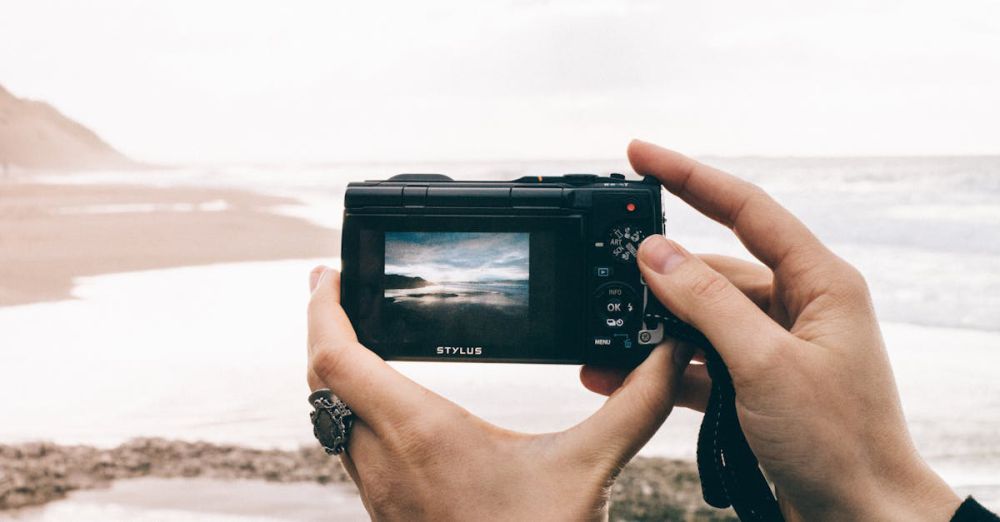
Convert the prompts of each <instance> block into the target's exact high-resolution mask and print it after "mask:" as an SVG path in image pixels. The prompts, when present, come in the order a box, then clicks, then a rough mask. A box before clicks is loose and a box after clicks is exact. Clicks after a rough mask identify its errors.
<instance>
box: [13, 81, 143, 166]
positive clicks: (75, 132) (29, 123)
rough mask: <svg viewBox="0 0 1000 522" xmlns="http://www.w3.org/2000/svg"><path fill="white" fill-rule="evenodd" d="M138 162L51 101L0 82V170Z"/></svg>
mask: <svg viewBox="0 0 1000 522" xmlns="http://www.w3.org/2000/svg"><path fill="white" fill-rule="evenodd" d="M136 166H139V165H138V164H136V163H135V162H133V161H132V160H130V159H128V158H127V157H125V156H124V155H122V154H121V153H120V152H118V151H116V150H115V149H114V148H113V147H111V146H110V145H108V144H107V143H106V142H105V141H104V140H102V139H101V138H100V136H98V135H97V134H96V133H94V131H92V130H90V129H88V128H86V127H84V126H83V125H81V124H80V123H77V122H76V121H73V120H72V119H70V118H68V117H66V116H64V115H63V114H62V113H60V112H59V111H58V110H56V109H55V108H54V107H52V106H51V105H49V104H47V103H44V102H40V101H35V100H28V99H24V98H18V97H17V96H14V95H13V94H11V93H10V92H8V91H7V90H6V89H4V88H3V86H0V174H2V173H4V172H6V171H7V170H8V169H14V168H19V169H93V168H127V167H136Z"/></svg>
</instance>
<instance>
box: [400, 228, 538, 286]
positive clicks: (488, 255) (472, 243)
mask: <svg viewBox="0 0 1000 522" xmlns="http://www.w3.org/2000/svg"><path fill="white" fill-rule="evenodd" d="M528 250H529V245H528V234H526V233H520V232H518V233H511V232H499V233H483V232H386V237H385V273H386V274H399V275H406V276H411V277H413V276H417V277H422V278H424V279H426V280H427V281H431V282H434V283H446V282H472V281H510V280H524V281H527V280H528Z"/></svg>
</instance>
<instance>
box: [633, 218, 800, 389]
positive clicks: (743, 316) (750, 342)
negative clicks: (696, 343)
mask: <svg viewBox="0 0 1000 522" xmlns="http://www.w3.org/2000/svg"><path fill="white" fill-rule="evenodd" d="M638 260H639V268H640V270H642V275H643V278H644V279H645V280H646V284H647V285H649V288H650V290H652V291H653V293H654V294H655V295H656V297H657V299H659V300H660V302H661V303H663V304H664V305H665V306H666V307H667V308H668V309H669V310H670V311H671V312H673V313H674V315H676V316H677V317H678V318H679V319H680V320H682V321H684V322H687V323H689V324H691V325H692V326H694V327H695V328H697V329H698V330H700V331H701V333H703V334H705V337H707V338H708V340H709V341H711V342H712V345H714V346H715V349H716V350H718V351H719V355H721V356H722V359H723V360H724V361H725V362H726V366H728V367H729V371H730V373H732V375H733V377H734V378H738V377H743V378H747V377H750V376H752V375H754V374H756V373H757V371H758V369H760V368H762V367H763V366H764V365H766V364H768V363H769V361H771V360H772V359H771V356H772V355H773V352H774V351H775V350H777V349H778V347H779V346H781V343H782V342H783V341H785V340H786V339H787V337H788V335H789V334H788V332H787V331H785V329H783V328H782V327H781V326H780V325H778V324H777V323H775V322H774V321H772V320H771V318H770V317H768V316H767V315H766V314H764V312H763V311H761V309H760V308H758V307H757V305H755V304H754V303H753V302H752V301H751V300H750V299H749V298H748V297H747V296H746V295H744V294H743V292H741V291H740V290H739V289H738V288H736V287H735V286H733V284H732V283H731V282H730V281H729V280H728V279H726V277H725V276H723V275H722V274H720V273H718V272H716V271H715V270H713V269H712V268H711V267H709V266H708V265H707V264H705V262H704V261H702V260H701V259H700V258H698V256H695V255H692V254H691V253H690V252H688V251H687V250H685V249H684V248H683V247H682V246H680V245H678V244H677V243H676V242H674V241H671V240H669V239H667V238H665V237H663V236H661V235H653V236H649V237H648V238H646V240H645V241H643V242H642V245H641V246H640V247H639V255H638Z"/></svg>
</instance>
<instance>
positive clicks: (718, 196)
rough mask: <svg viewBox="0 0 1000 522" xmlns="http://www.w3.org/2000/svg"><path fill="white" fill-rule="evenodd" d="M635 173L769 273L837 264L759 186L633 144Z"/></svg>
mask: <svg viewBox="0 0 1000 522" xmlns="http://www.w3.org/2000/svg"><path fill="white" fill-rule="evenodd" d="M628 158H629V161H630V162H631V163H632V167H633V168H634V169H635V171H636V172H637V173H639V174H642V175H649V176H653V177H655V178H657V179H658V180H660V183H662V184H663V186H664V187H665V188H666V189H667V190H669V191H670V192H672V193H673V194H675V195H676V196H678V197H680V198H681V199H683V200H684V201H685V202H687V203H688V204H689V205H691V206H692V207H694V208H695V209H697V210H698V211H699V212H701V213H702V214H705V215H706V216H708V217H710V218H712V219H714V220H716V221H718V222H720V223H722V224H723V225H725V226H727V227H729V228H731V229H732V230H733V232H735V233H736V236H737V237H738V238H739V239H740V241H742V242H743V244H744V245H745V246H746V247H747V249H748V250H749V251H750V253H752V254H753V255H754V256H755V257H756V258H757V259H760V260H761V262H763V263H764V264H765V265H767V266H768V267H770V268H771V270H773V271H775V272H778V271H779V270H780V269H782V268H784V269H786V270H789V271H792V272H798V269H803V270H808V269H810V268H811V267H816V266H819V265H822V264H826V263H829V262H832V261H833V260H835V259H836V257H835V256H834V255H833V253H832V252H830V251H829V250H828V249H827V248H826V247H825V246H824V245H823V244H822V243H821V242H820V241H819V239H817V238H816V236H815V235H813V233H812V232H810V231H809V229H808V228H806V226H805V225H804V224H803V223H802V222H801V221H799V220H798V218H796V217H795V216H793V215H792V214H791V213H790V212H788V210H786V209H785V208H784V207H782V206H781V205H780V204H778V202H777V201H775V200H774V199H773V198H771V196H769V195H768V194H767V193H766V192H764V191H763V190H762V189H761V188H760V187H758V186H756V185H754V184H752V183H750V182H748V181H744V180H742V179H739V178H737V177H735V176H732V175H730V174H727V173H725V172H722V171H721V170H718V169H715V168H712V167H709V166H707V165H703V164H701V163H699V162H697V161H695V160H693V159H691V158H689V157H687V156H684V155H683V154H680V153H677V152H674V151H672V150H668V149H665V148H663V147H659V146H657V145H653V144H652V143H646V142H644V141H639V140H633V141H632V143H630V144H629V147H628Z"/></svg>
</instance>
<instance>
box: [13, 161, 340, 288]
mask: <svg viewBox="0 0 1000 522" xmlns="http://www.w3.org/2000/svg"><path fill="white" fill-rule="evenodd" d="M137 174H139V175H141V174H142V173H141V172H140V173H137ZM293 203H297V201H295V200H293V199H289V198H280V197H274V196H266V195H262V194H255V193H251V192H247V191H243V190H233V189H228V190H227V189H215V188H192V187H157V186H144V185H137V184H132V185H124V184H114V185H112V184H102V185H54V184H43V183H35V182H33V181H32V180H31V178H27V179H25V180H24V181H23V182H6V183H4V182H0V244H2V245H3V248H0V306H9V305H18V304H27V303H35V302H41V301H59V300H64V299H68V298H71V297H72V290H73V279H74V278H78V277H86V276H92V275H98V274H109V273H118V272H133V271H137V270H150V269H155V268H167V267H177V266H197V265H206V264H213V263H224V262H233V261H253V260H266V259H289V258H311V257H320V256H335V255H337V254H338V252H339V237H338V236H337V235H336V234H330V231H329V230H326V229H324V228H321V227H319V226H316V225H312V224H310V223H306V222H304V221H303V220H301V219H298V218H294V217H289V216H282V215H278V214H275V213H274V212H272V211H271V209H273V208H277V207H280V206H283V205H290V204H293Z"/></svg>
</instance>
